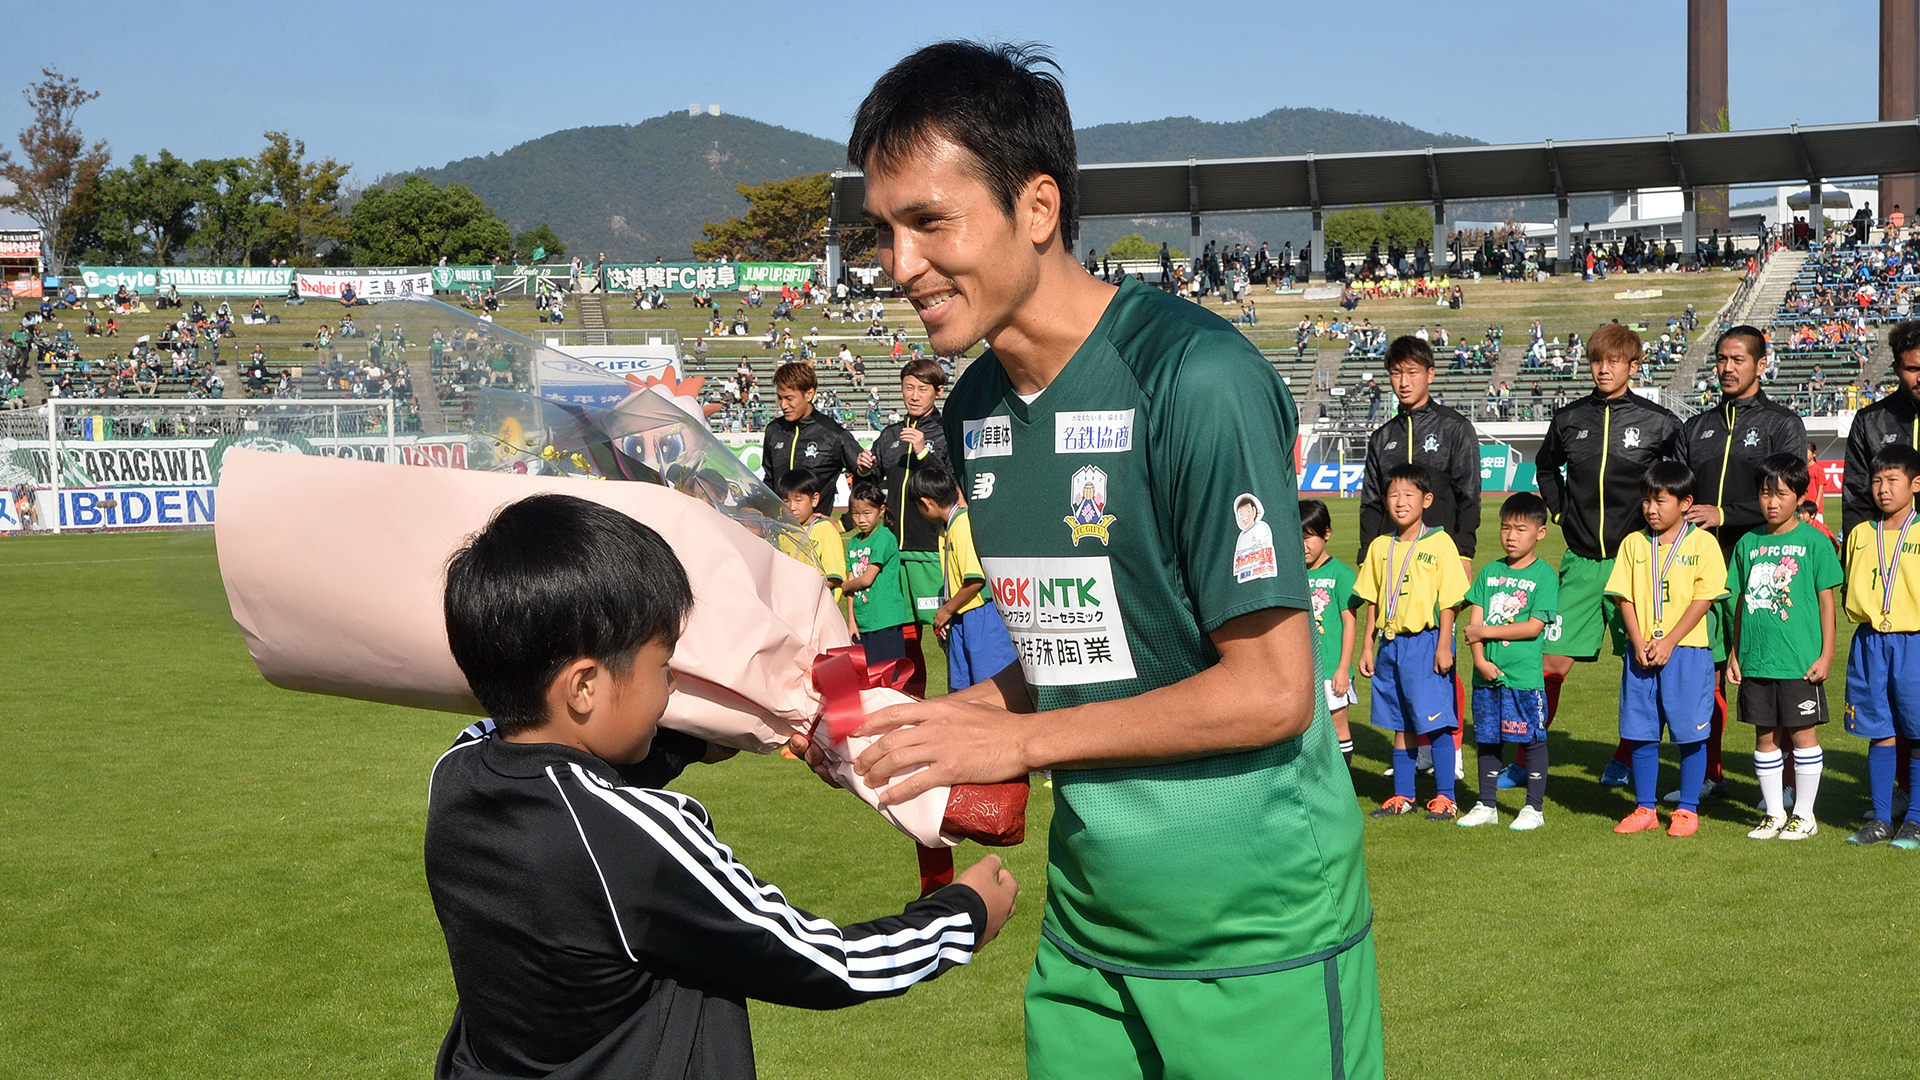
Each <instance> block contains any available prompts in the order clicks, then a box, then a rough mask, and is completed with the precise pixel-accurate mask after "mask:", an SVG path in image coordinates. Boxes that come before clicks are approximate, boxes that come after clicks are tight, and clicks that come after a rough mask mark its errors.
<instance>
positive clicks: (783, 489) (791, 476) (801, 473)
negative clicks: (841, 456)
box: [773, 469, 827, 499]
mask: <svg viewBox="0 0 1920 1080" xmlns="http://www.w3.org/2000/svg"><path fill="white" fill-rule="evenodd" d="M826 490H827V483H826V481H824V480H822V479H820V478H819V477H818V476H815V475H814V474H812V473H810V472H808V471H806V470H805V469H792V470H789V471H787V472H785V473H783V474H781V476H780V479H778V480H775V481H774V482H773V493H774V494H775V495H778V496H780V497H781V498H782V499H784V498H786V497H787V496H789V495H821V494H824V493H825V492H826Z"/></svg>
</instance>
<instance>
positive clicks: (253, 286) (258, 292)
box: [155, 266, 293, 296]
mask: <svg viewBox="0 0 1920 1080" xmlns="http://www.w3.org/2000/svg"><path fill="white" fill-rule="evenodd" d="M292 284H293V268H292V267H287V266H163V267H161V268H160V280H159V281H158V282H156V283H155V285H156V288H157V291H159V292H166V291H167V290H168V289H178V290H179V291H180V295H181V296H284V295H286V292H287V287H288V286H290V285H292Z"/></svg>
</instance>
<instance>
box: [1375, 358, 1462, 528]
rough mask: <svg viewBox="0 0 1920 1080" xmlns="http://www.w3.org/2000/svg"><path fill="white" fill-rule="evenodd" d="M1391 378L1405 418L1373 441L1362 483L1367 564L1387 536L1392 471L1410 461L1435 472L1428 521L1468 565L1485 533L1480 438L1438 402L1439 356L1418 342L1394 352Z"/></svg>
mask: <svg viewBox="0 0 1920 1080" xmlns="http://www.w3.org/2000/svg"><path fill="white" fill-rule="evenodd" d="M1387 378H1388V379H1389V380H1391V381H1392V383H1393V393H1394V396H1395V397H1397V398H1399V399H1400V411H1399V412H1397V413H1395V414H1394V415H1393V417H1392V419H1390V420H1388V421H1387V422H1386V423H1384V424H1381V425H1380V426H1379V427H1378V428H1376V429H1374V432H1373V434H1372V435H1371V436H1369V437H1368V439H1367V466H1366V474H1365V476H1364V478H1363V479H1362V480H1361V484H1360V555H1359V560H1358V561H1360V562H1365V561H1366V557H1367V546H1368V545H1370V544H1372V543H1373V540H1374V538H1375V537H1377V536H1380V535H1382V534H1384V533H1385V532H1386V531H1387V520H1386V502H1387V482H1386V476H1387V470H1388V469H1391V468H1393V467H1394V466H1395V465H1404V464H1407V463H1409V462H1412V463H1415V464H1419V465H1424V466H1426V467H1427V469H1428V471H1430V472H1432V473H1433V481H1434V485H1433V505H1432V506H1429V507H1428V508H1427V512H1426V514H1425V515H1424V517H1423V520H1424V521H1425V522H1426V523H1427V524H1428V525H1435V526H1438V527H1440V528H1442V529H1445V530H1447V535H1448V536H1449V537H1450V538H1452V540H1453V543H1454V546H1455V547H1457V548H1459V549H1460V554H1461V556H1462V557H1464V558H1468V559H1471V558H1473V552H1474V538H1475V537H1476V536H1477V535H1478V534H1479V531H1480V439H1479V436H1477V435H1476V434H1475V433H1474V430H1473V421H1471V420H1468V419H1467V418H1466V417H1464V416H1462V415H1460V414H1459V413H1457V412H1455V411H1453V410H1452V409H1449V408H1447V407H1446V406H1445V405H1441V404H1439V403H1438V402H1436V401H1434V400H1433V398H1432V396H1431V395H1430V394H1429V393H1428V388H1429V387H1430V386H1432V385H1433V349H1432V347H1431V346H1429V345H1428V344H1427V343H1426V342H1424V341H1422V340H1420V339H1419V338H1417V337H1413V336H1412V335H1405V336H1402V337H1397V338H1395V339H1393V344H1391V345H1389V346H1387Z"/></svg>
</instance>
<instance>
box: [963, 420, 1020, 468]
mask: <svg viewBox="0 0 1920 1080" xmlns="http://www.w3.org/2000/svg"><path fill="white" fill-rule="evenodd" d="M1012 455H1013V418H1012V417H1009V416H1004V415H1002V416H988V417H984V418H982V419H979V420H968V421H966V422H965V423H963V424H961V425H960V456H961V457H962V458H965V459H966V460H968V461H972V460H973V459H975V458H985V457H1011V456H1012Z"/></svg>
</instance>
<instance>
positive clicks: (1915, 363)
mask: <svg viewBox="0 0 1920 1080" xmlns="http://www.w3.org/2000/svg"><path fill="white" fill-rule="evenodd" d="M1887 348H1889V349H1891V350H1892V351H1893V377H1894V379H1895V380H1896V385H1895V386H1894V389H1893V393H1891V394H1888V395H1887V396H1886V397H1883V398H1881V399H1880V400H1879V401H1876V402H1874V403H1873V404H1871V405H1869V406H1867V407H1866V408H1864V409H1861V410H1860V411H1859V412H1857V413H1854V414H1853V427H1852V428H1851V429H1849V430H1848V432H1847V469H1846V475H1845V477H1844V478H1843V479H1842V481H1841V485H1840V527H1841V532H1840V535H1841V536H1852V535H1853V530H1854V527H1855V526H1857V525H1859V524H1860V523H1861V522H1863V521H1877V520H1879V517H1880V511H1879V509H1878V508H1877V507H1875V506H1874V504H1873V468H1872V461H1873V455H1874V454H1876V453H1878V452H1879V451H1880V449H1881V448H1882V447H1885V446H1891V445H1894V444H1896V443H1897V444H1900V445H1903V446H1913V447H1920V319H1910V320H1908V321H1906V322H1903V323H1900V324H1899V325H1897V326H1895V327H1894V328H1893V329H1892V330H1890V331H1888V332H1887Z"/></svg>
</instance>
